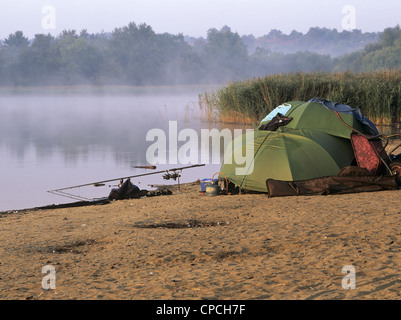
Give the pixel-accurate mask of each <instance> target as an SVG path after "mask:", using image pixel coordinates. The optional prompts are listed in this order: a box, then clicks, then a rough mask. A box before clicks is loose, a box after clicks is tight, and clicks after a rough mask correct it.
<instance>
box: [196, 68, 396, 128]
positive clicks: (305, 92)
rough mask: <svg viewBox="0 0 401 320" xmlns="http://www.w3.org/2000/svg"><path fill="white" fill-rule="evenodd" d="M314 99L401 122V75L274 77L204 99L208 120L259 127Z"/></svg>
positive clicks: (389, 72)
mask: <svg viewBox="0 0 401 320" xmlns="http://www.w3.org/2000/svg"><path fill="white" fill-rule="evenodd" d="M314 97H320V98H325V99H327V100H330V101H334V102H339V103H344V104H348V105H350V106H351V107H354V108H360V109H361V111H362V112H363V113H364V115H366V116H367V117H368V118H369V119H370V120H372V121H373V122H375V123H376V124H385V125H386V124H394V123H398V122H400V121H401V71H396V70H386V71H380V72H371V73H352V72H341V73H301V72H299V73H289V74H279V75H269V76H266V77H263V78H254V79H250V80H245V81H238V82H232V83H229V84H227V85H226V86H224V87H222V88H220V89H218V90H216V91H213V92H205V93H204V94H201V95H199V105H200V108H201V110H203V111H204V112H205V113H204V116H205V118H206V119H207V120H209V121H211V120H213V121H221V122H226V123H248V124H253V123H258V122H260V120H261V119H263V118H264V117H265V116H266V114H268V113H269V112H270V111H272V110H273V109H274V108H275V107H277V106H278V105H281V104H282V103H284V102H289V101H308V100H310V99H312V98H314Z"/></svg>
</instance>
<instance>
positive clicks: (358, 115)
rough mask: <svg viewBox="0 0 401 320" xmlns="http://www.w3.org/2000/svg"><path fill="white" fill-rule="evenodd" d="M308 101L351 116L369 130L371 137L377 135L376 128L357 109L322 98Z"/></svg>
mask: <svg viewBox="0 0 401 320" xmlns="http://www.w3.org/2000/svg"><path fill="white" fill-rule="evenodd" d="M310 101H312V102H317V103H321V104H322V105H323V106H324V107H326V108H328V109H330V110H332V111H337V112H340V113H346V114H352V116H353V117H354V118H355V119H357V120H358V121H359V122H361V123H363V124H364V125H365V126H366V128H368V129H369V133H370V134H372V135H375V136H376V135H378V134H379V131H378V130H377V128H376V126H375V125H374V124H373V123H372V122H371V121H370V120H369V119H368V118H366V117H365V116H364V115H363V114H362V112H361V110H360V109H359V108H351V107H350V106H348V105H345V104H341V103H338V102H333V101H328V100H326V99H322V98H312V99H311V100H310Z"/></svg>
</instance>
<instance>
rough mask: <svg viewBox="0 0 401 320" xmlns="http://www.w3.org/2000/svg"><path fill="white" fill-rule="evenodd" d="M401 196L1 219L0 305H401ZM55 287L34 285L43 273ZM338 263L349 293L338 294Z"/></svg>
mask: <svg viewBox="0 0 401 320" xmlns="http://www.w3.org/2000/svg"><path fill="white" fill-rule="evenodd" d="M400 195H401V191H400V190H397V191H381V192H369V193H359V194H346V195H329V196H299V197H282V198H269V197H267V195H265V194H241V195H218V196H205V195H202V194H201V193H200V186H199V185H198V184H192V185H191V184H188V185H185V186H182V188H181V190H177V189H175V190H173V194H172V195H165V196H158V197H148V198H142V199H132V200H121V201H113V202H111V203H110V204H106V205H96V206H87V207H77V208H63V209H53V210H34V211H20V212H15V213H11V214H3V215H1V217H0V230H1V231H0V234H1V244H0V257H1V260H0V274H1V276H0V298H1V299H3V300H9V299H17V300H25V299H34V300H35V299H39V300H41V299H46V300H47V299H59V300H64V299H78V300H84V299H85V300H99V299H118V300H126V299H136V300H142V299H146V300H150V299H152V300H154V299H155V300H158V299H169V300H171V299H178V300H181V299H185V300H188V299H189V300H192V299H196V300H200V299H218V300H231V299H241V300H250V299H266V300H289V299H296V300H306V299H318V300H321V299H361V300H362V299H391V300H393V299H399V298H400V293H401V279H400V268H401V231H400V230H399V223H400V220H401V208H400V204H401V200H400ZM49 265H50V266H53V267H54V269H55V272H56V278H55V279H56V283H55V284H56V287H55V289H48V290H45V289H43V288H42V280H43V278H44V277H45V275H46V274H44V273H42V268H43V267H44V266H49ZM344 266H353V267H354V268H355V272H356V288H355V289H344V288H343V286H342V280H343V278H344V277H345V276H346V275H347V274H344V273H342V269H343V267H344Z"/></svg>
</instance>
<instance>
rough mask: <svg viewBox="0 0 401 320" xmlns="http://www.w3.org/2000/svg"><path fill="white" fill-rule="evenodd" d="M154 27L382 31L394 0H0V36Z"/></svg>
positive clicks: (391, 18)
mask: <svg viewBox="0 0 401 320" xmlns="http://www.w3.org/2000/svg"><path fill="white" fill-rule="evenodd" d="M132 21H133V22H135V23H137V24H139V23H146V24H148V25H150V26H151V27H152V28H153V30H154V31H155V32H157V33H164V32H168V33H172V34H178V33H183V34H184V35H190V36H194V37H200V36H202V37H206V34H207V30H208V29H210V28H217V29H221V28H222V27H223V26H224V25H227V26H229V27H230V28H231V30H232V31H234V32H238V33H239V34H240V35H246V34H253V35H255V36H256V37H258V36H261V35H265V34H268V33H269V32H270V30H272V29H278V30H281V31H283V32H284V33H287V34H288V33H290V32H291V31H292V30H297V31H299V32H302V33H306V32H307V31H308V30H309V28H311V27H315V26H318V27H326V28H330V29H334V28H336V29H337V30H338V31H342V30H344V29H348V28H351V29H352V27H353V28H354V29H360V30H362V31H363V32H376V31H383V29H385V28H386V27H394V26H396V25H397V24H401V1H399V0H381V1H376V0H346V1H341V0H340V1H339V0H1V2H0V39H4V38H5V37H7V36H8V35H9V34H10V33H13V32H15V31H17V30H21V31H23V32H24V34H25V35H26V36H28V37H29V38H32V37H33V36H34V34H37V33H45V34H47V33H51V34H53V35H58V34H59V33H60V32H61V31H62V30H65V29H75V30H77V31H80V30H82V29H87V30H88V32H90V33H96V32H101V31H105V32H110V31H112V30H113V29H114V28H116V27H122V26H125V25H127V24H128V23H129V22H132Z"/></svg>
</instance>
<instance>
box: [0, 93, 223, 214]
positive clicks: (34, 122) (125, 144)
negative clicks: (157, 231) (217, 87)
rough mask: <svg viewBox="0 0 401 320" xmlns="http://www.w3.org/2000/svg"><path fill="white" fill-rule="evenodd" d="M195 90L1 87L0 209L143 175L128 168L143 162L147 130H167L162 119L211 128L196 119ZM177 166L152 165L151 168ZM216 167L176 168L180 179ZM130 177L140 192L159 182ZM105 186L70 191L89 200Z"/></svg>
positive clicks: (209, 172)
mask: <svg viewBox="0 0 401 320" xmlns="http://www.w3.org/2000/svg"><path fill="white" fill-rule="evenodd" d="M203 90H206V88H201V87H196V88H195V87H183V88H180V89H178V88H177V87H175V88H171V89H166V88H164V89H160V88H146V89H141V90H139V92H136V91H135V92H124V93H119V94H114V93H113V92H111V93H110V92H103V93H94V92H93V91H91V90H89V91H88V92H82V91H81V90H80V91H79V92H68V90H66V91H58V92H57V90H56V91H54V90H53V91H52V90H50V89H41V88H37V92H35V89H32V88H30V89H29V93H27V92H26V90H25V91H24V90H22V93H21V92H15V91H14V92H13V93H4V91H3V92H2V95H1V99H0V111H1V114H2V117H1V118H0V164H1V167H2V168H3V169H2V174H1V176H2V184H1V187H0V189H1V194H2V195H3V196H2V199H1V203H0V211H3V210H18V209H25V208H32V207H37V206H44V205H49V204H59V203H68V202H71V201H70V200H69V199H68V198H63V197H59V196H56V195H53V194H49V193H48V192H47V191H49V190H53V189H57V188H62V187H68V186H74V185H78V184H84V183H90V182H97V181H101V180H106V179H114V178H116V179H117V178H120V177H127V176H132V175H136V174H142V173H148V172H151V171H144V170H143V169H135V168H133V166H136V165H147V164H148V163H147V159H146V150H147V148H148V147H149V146H150V145H151V144H152V142H149V141H146V134H147V132H148V131H149V130H150V129H153V128H160V129H162V130H164V131H165V132H166V133H167V134H168V126H169V121H177V126H178V130H181V129H184V128H191V129H195V130H196V131H199V130H200V129H201V128H211V127H213V126H214V124H210V123H209V124H208V123H205V122H203V121H202V120H201V119H200V113H199V108H198V94H199V93H202V92H203ZM63 92H67V93H63ZM220 126H221V125H220ZM199 147H200V144H199ZM180 166H183V165H181V164H179V163H177V164H171V165H170V164H168V163H167V164H166V165H157V171H159V170H165V169H168V168H176V167H180ZM219 169H220V165H216V164H212V163H211V161H210V164H208V165H207V166H205V167H201V168H194V169H190V170H186V171H183V172H182V178H181V179H180V181H181V182H192V181H195V180H197V179H203V178H211V175H212V174H213V173H215V172H217V171H219ZM132 181H133V183H134V184H137V185H138V186H139V187H140V188H141V189H150V187H149V186H148V184H166V181H164V180H163V179H162V175H161V174H160V175H153V176H148V177H141V178H139V179H132ZM117 183H118V181H116V183H115V185H116V184H117ZM170 183H172V182H170ZM109 185H110V186H112V185H113V183H108V184H107V185H106V186H105V187H102V188H94V187H90V188H83V189H82V190H74V191H77V192H78V194H82V195H85V196H89V197H90V198H93V197H107V196H108V194H109V192H110V190H111V188H110V187H109ZM87 189H88V190H87Z"/></svg>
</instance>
